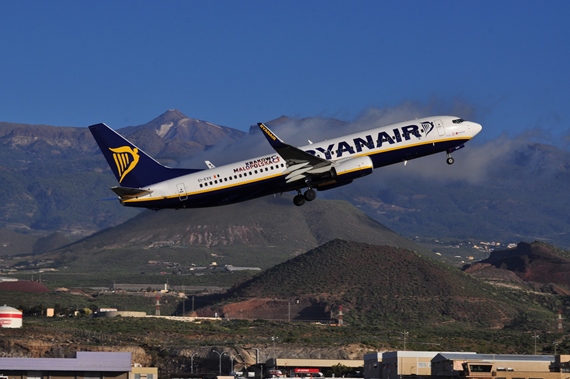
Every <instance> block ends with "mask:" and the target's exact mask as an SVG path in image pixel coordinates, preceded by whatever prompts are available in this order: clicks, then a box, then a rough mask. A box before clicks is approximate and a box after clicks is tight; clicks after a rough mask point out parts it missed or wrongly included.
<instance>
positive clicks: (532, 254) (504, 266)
mask: <svg viewBox="0 0 570 379" xmlns="http://www.w3.org/2000/svg"><path fill="white" fill-rule="evenodd" d="M464 271H465V272H467V273H469V274H471V275H472V276H475V277H478V278H482V279H484V280H486V281H489V282H492V283H499V284H503V285H513V286H522V287H524V286H526V287H529V286H530V287H533V288H536V289H539V290H541V291H544V292H554V293H558V294H561V295H566V296H570V254H569V253H568V252H565V251H562V250H560V249H556V248H555V247H553V246H551V245H548V244H545V243H542V242H533V243H526V242H521V243H519V244H518V245H517V247H516V248H513V249H507V250H497V251H493V252H492V253H491V255H490V256H489V258H487V259H485V260H482V261H480V262H477V263H474V264H471V265H469V266H466V267H465V268H464Z"/></svg>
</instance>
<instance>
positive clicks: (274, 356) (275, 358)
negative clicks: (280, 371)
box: [271, 337, 279, 370]
mask: <svg viewBox="0 0 570 379" xmlns="http://www.w3.org/2000/svg"><path fill="white" fill-rule="evenodd" d="M277 338H279V337H271V341H273V365H274V366H275V370H277V355H276V354H275V341H277Z"/></svg>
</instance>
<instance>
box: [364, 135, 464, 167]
mask: <svg viewBox="0 0 570 379" xmlns="http://www.w3.org/2000/svg"><path fill="white" fill-rule="evenodd" d="M467 141H469V139H458V140H451V141H441V142H435V143H434V142H426V143H425V144H423V145H414V146H410V147H402V148H400V149H394V150H388V151H378V152H377V153H374V154H372V155H370V159H372V163H373V164H374V168H378V167H382V166H389V165H391V164H394V163H399V162H403V161H407V160H411V159H415V158H420V157H425V156H426V155H431V154H435V153H439V152H443V151H446V150H447V149H450V148H453V147H455V146H459V145H461V144H463V143H465V142H467Z"/></svg>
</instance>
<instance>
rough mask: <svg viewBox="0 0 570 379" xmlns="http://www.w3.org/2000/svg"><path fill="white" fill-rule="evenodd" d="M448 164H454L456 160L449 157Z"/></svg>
mask: <svg viewBox="0 0 570 379" xmlns="http://www.w3.org/2000/svg"><path fill="white" fill-rule="evenodd" d="M446 162H447V164H453V162H455V159H453V157H447V159H446Z"/></svg>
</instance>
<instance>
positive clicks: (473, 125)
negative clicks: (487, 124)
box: [470, 122, 483, 137]
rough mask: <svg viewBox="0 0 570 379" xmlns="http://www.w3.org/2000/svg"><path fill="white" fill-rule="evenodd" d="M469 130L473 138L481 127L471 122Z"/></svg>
mask: <svg viewBox="0 0 570 379" xmlns="http://www.w3.org/2000/svg"><path fill="white" fill-rule="evenodd" d="M470 128H471V133H472V135H473V137H475V136H476V135H477V134H479V132H481V130H483V127H482V126H481V125H480V124H477V123H476V122H472V123H471V125H470Z"/></svg>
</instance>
